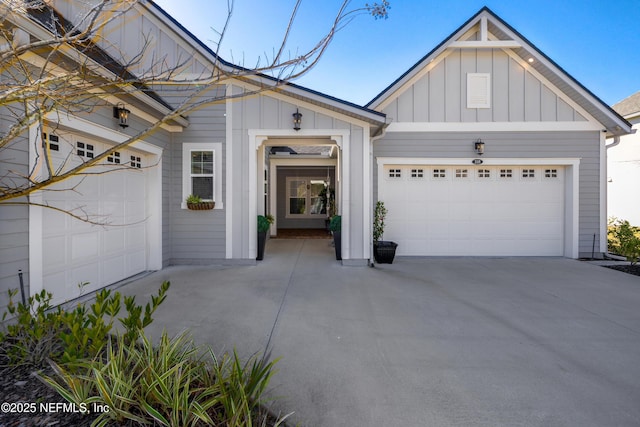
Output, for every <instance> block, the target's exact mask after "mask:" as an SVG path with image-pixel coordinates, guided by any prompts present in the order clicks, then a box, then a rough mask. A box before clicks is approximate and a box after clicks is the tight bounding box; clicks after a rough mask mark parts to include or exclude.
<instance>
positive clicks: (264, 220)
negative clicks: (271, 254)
mask: <svg viewBox="0 0 640 427" xmlns="http://www.w3.org/2000/svg"><path fill="white" fill-rule="evenodd" d="M273 221H274V218H273V215H266V216H265V215H258V232H259V233H266V232H267V231H269V227H271V224H273Z"/></svg>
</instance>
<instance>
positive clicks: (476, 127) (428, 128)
mask: <svg viewBox="0 0 640 427" xmlns="http://www.w3.org/2000/svg"><path fill="white" fill-rule="evenodd" d="M601 130H602V125H601V124H599V123H597V122H596V123H594V122H590V121H587V122H461V123H460V122H394V123H391V124H390V125H389V126H388V127H387V129H386V131H387V133H393V132H562V131H601Z"/></svg>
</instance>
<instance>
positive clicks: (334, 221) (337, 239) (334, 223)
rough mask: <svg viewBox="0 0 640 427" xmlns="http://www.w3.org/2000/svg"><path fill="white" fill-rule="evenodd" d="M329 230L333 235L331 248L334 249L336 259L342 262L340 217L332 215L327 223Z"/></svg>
mask: <svg viewBox="0 0 640 427" xmlns="http://www.w3.org/2000/svg"><path fill="white" fill-rule="evenodd" d="M329 230H331V232H332V233H333V246H334V247H335V249H336V259H337V260H338V261H341V260H342V217H341V216H340V215H334V216H332V217H331V221H329Z"/></svg>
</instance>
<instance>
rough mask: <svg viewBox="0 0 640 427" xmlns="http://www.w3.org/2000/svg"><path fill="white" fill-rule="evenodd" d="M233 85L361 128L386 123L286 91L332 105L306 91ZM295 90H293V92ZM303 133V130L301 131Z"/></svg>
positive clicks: (354, 109) (373, 117)
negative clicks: (373, 123) (299, 97)
mask: <svg viewBox="0 0 640 427" xmlns="http://www.w3.org/2000/svg"><path fill="white" fill-rule="evenodd" d="M233 84H234V85H236V86H239V87H242V88H244V89H246V90H249V91H256V90H262V92H261V93H260V94H259V95H262V96H270V97H272V98H275V99H277V100H279V101H284V102H288V103H289V104H293V105H297V106H299V107H302V108H306V109H309V110H313V111H316V112H318V113H322V114H325V115H327V116H329V117H331V118H334V119H336V120H342V121H343V122H348V123H351V124H354V125H356V126H360V127H361V128H364V127H367V126H369V125H370V123H369V120H374V121H376V122H377V123H379V124H380V126H383V125H384V123H385V118H384V117H381V116H378V115H375V114H372V113H367V112H365V111H361V110H359V109H357V108H355V107H354V108H349V106H346V105H343V104H340V103H337V102H336V103H335V104H334V105H335V107H336V108H337V109H339V110H343V111H350V112H352V113H354V114H356V115H359V116H361V117H362V118H356V117H353V116H349V115H347V114H345V113H340V112H339V111H335V110H331V109H329V108H326V107H322V106H320V105H318V104H314V103H312V102H309V101H304V100H302V99H298V98H296V97H293V96H290V95H287V94H286V92H285V90H286V91H288V92H291V93H294V94H296V95H298V96H304V97H305V98H313V97H314V96H316V97H317V99H318V100H319V101H321V102H324V103H328V104H331V100H329V99H326V98H323V97H321V96H319V95H314V94H312V93H310V92H306V91H304V90H301V89H297V88H294V87H291V86H279V87H277V88H273V89H264V86H261V85H259V84H252V83H248V82H246V81H241V80H234V81H233ZM270 86H273V82H271V83H270ZM292 89H293V90H292ZM301 131H302V129H301Z"/></svg>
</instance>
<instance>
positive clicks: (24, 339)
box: [0, 289, 63, 366]
mask: <svg viewBox="0 0 640 427" xmlns="http://www.w3.org/2000/svg"><path fill="white" fill-rule="evenodd" d="M17 293H18V290H17V289H13V290H12V289H10V290H9V291H8V294H9V304H8V305H7V310H6V311H5V312H4V314H3V315H2V320H3V321H4V320H5V319H6V318H7V315H10V316H11V317H14V318H15V319H14V322H12V323H10V324H8V325H7V326H6V330H5V331H4V332H2V333H0V345H1V347H2V348H1V350H2V351H3V352H4V353H5V354H6V356H7V357H8V359H9V364H10V365H21V364H28V365H37V366H42V364H43V363H44V362H45V360H46V358H47V357H50V356H52V355H59V354H60V352H61V350H62V344H63V343H62V342H61V341H60V339H59V335H60V333H61V332H62V330H63V322H62V314H63V313H62V310H61V309H60V307H57V308H55V309H53V308H52V307H51V298H52V294H51V293H49V292H46V291H45V290H42V291H41V292H40V293H38V294H35V295H33V296H31V297H29V299H28V302H27V304H26V305H25V304H22V303H18V304H16V303H15V302H14V297H15V296H16V294H17Z"/></svg>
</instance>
